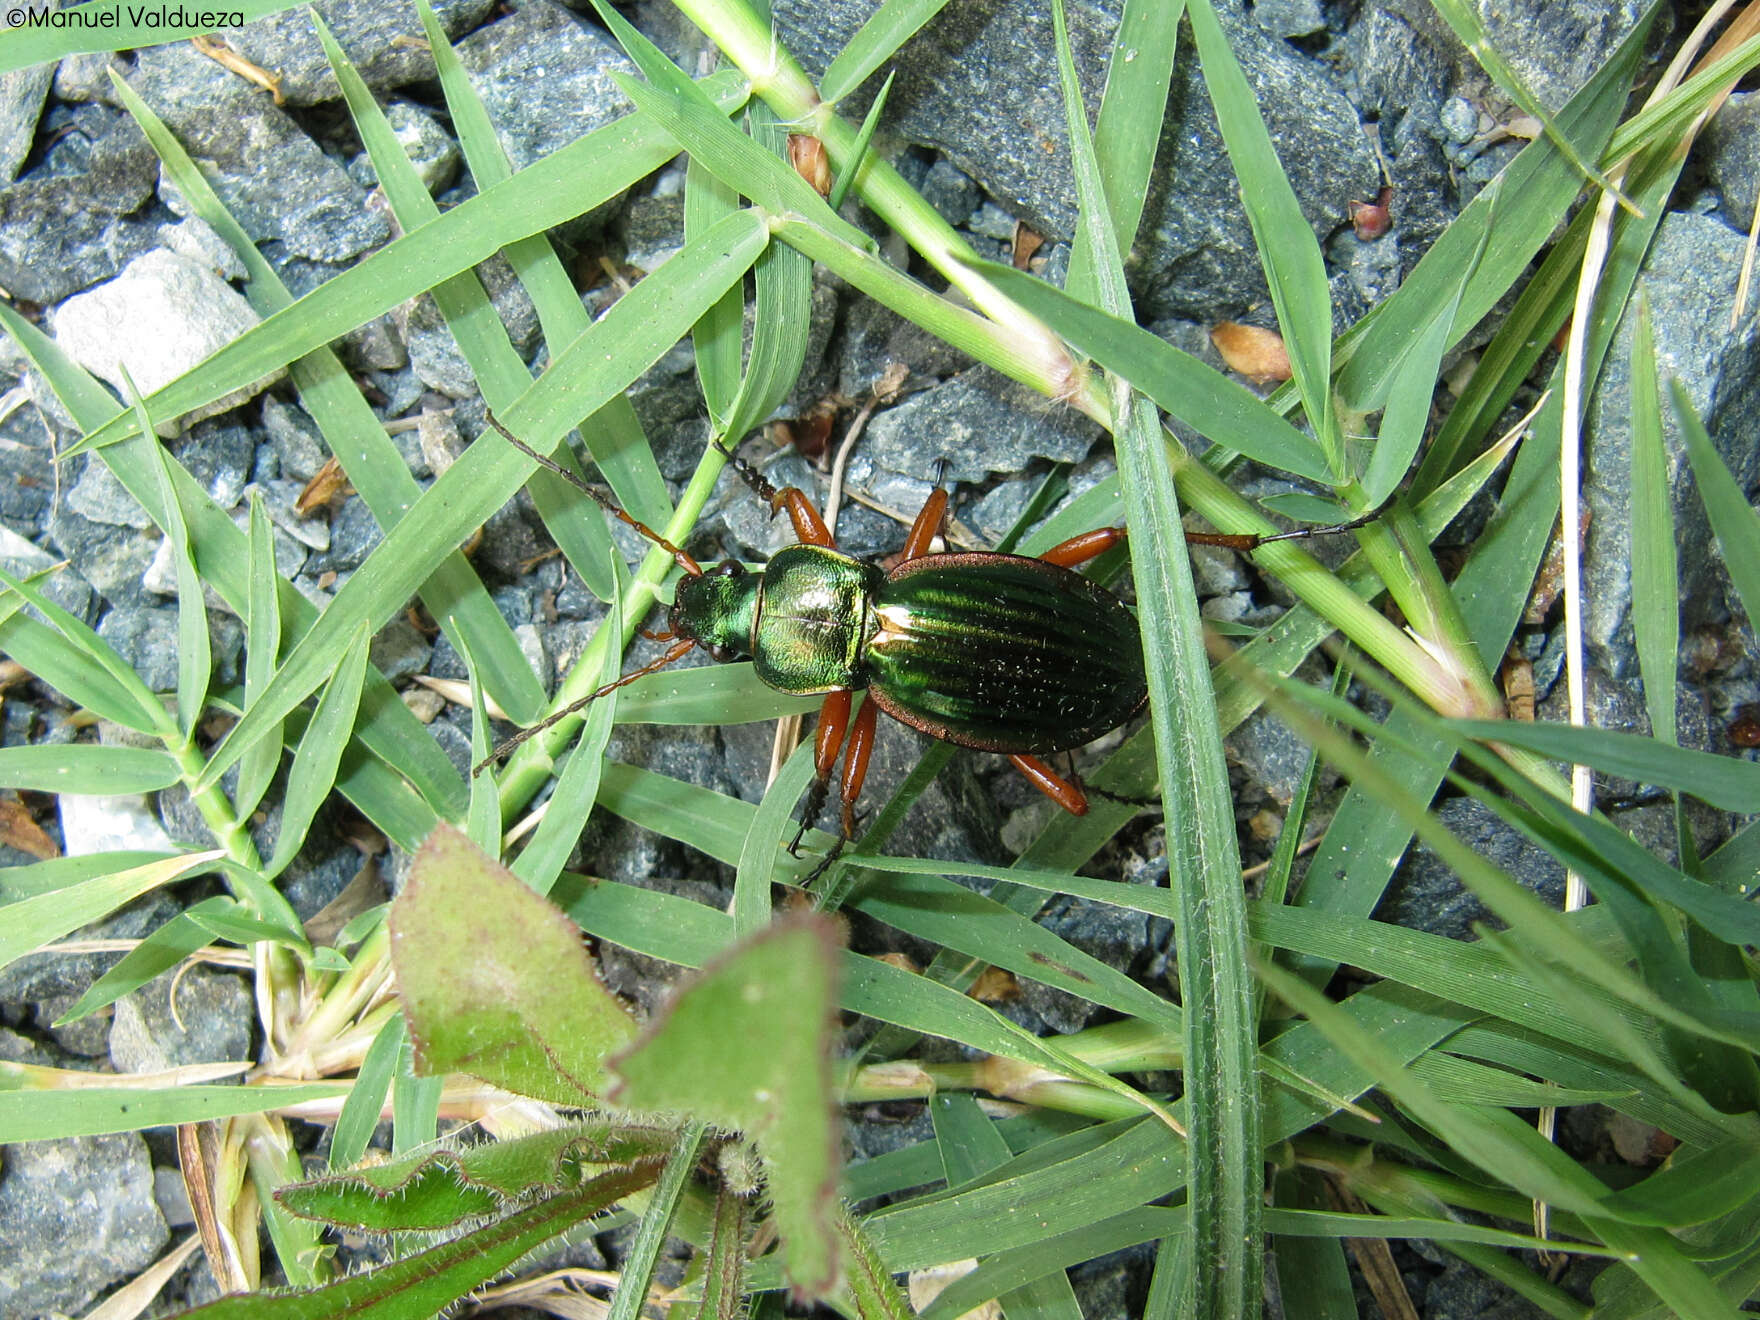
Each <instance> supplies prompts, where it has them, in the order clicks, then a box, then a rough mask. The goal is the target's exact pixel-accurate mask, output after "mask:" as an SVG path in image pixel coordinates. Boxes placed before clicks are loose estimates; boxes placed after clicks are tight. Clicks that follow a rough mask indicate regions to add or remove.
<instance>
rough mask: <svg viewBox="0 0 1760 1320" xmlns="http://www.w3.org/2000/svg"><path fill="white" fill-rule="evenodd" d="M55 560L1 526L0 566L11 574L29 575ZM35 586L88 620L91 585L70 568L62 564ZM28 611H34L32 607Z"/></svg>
mask: <svg viewBox="0 0 1760 1320" xmlns="http://www.w3.org/2000/svg"><path fill="white" fill-rule="evenodd" d="M57 562H59V561H57V560H56V558H55V556H54V555H51V554H49V553H48V552H47V551H45V550H42V549H40V548H39V547H37V546H35V545H32V544H31V543H30V542H29V541H27V540H25V539H24V537H22V536H20V535H19V534H18V533H17V532H14V531H12V530H11V529H10V528H7V527H0V568H4V569H5V570H6V571H7V572H8V573H11V574H12V575H13V576H14V577H29V576H30V575H31V574H33V573H40V572H42V571H43V570H44V569H46V568H53V567H55V565H56V563H57ZM37 590H39V591H41V592H42V593H43V594H44V595H45V596H47V597H48V598H49V599H50V600H52V601H54V602H55V604H57V605H59V606H61V608H62V609H64V610H66V611H67V612H68V613H69V614H71V615H73V617H74V618H76V619H78V620H80V621H81V622H82V623H84V622H88V621H89V620H88V616H89V615H90V613H91V609H92V603H93V595H92V588H91V585H90V584H89V583H87V582H86V581H85V579H83V578H82V577H80V575H79V574H78V573H76V572H74V571H73V569H71V568H65V567H64V568H62V569H61V570H60V571H59V572H57V573H55V574H54V575H53V576H51V577H48V578H45V579H43V580H42V581H40V582H38V583H37ZM31 613H32V614H35V613H36V611H35V609H34V608H33V609H32V610H31Z"/></svg>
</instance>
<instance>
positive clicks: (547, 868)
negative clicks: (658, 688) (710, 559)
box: [484, 574, 623, 894]
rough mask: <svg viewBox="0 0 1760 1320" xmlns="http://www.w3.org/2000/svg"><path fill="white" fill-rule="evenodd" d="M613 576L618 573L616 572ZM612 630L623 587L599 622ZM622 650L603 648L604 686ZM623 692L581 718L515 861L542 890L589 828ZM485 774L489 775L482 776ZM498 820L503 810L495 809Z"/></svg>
mask: <svg viewBox="0 0 1760 1320" xmlns="http://www.w3.org/2000/svg"><path fill="white" fill-rule="evenodd" d="M614 576H615V574H614ZM599 626H600V627H601V628H605V629H608V630H609V633H610V636H612V637H622V636H623V609H622V596H621V593H619V592H617V591H613V592H612V593H611V612H610V613H609V614H608V615H606V616H605V621H604V622H603V623H601V624H600V625H599ZM621 654H622V653H621V651H620V649H619V648H618V647H616V646H607V647H606V648H605V662H604V664H603V666H602V667H601V668H600V670H599V683H600V685H601V686H603V685H605V684H607V683H612V682H615V681H616V680H617V664H618V659H619V657H620V656H621ZM621 700H622V693H621V692H612V693H610V694H608V695H606V696H604V697H601V698H600V699H599V700H598V701H596V702H594V703H593V706H592V708H591V709H590V710H589V711H588V712H587V718H586V719H585V720H583V721H582V722H581V733H580V737H579V738H577V739H575V744H574V748H573V750H572V751H570V752H569V754H568V764H567V765H565V766H564V767H563V768H562V775H561V777H560V778H559V779H558V780H557V782H556V787H555V788H554V789H553V790H551V793H550V800H549V802H548V804H546V806H545V808H544V819H543V820H541V821H539V822H538V829H537V832H536V833H535V834H533V836H532V840H531V842H530V843H528V844H527V845H526V847H525V850H524V851H523V852H521V853H520V855H519V857H518V859H517V860H515V862H514V863H513V868H512V869H513V873H514V874H515V875H517V876H518V877H519V878H520V879H521V880H524V881H525V882H526V883H527V884H528V885H530V886H531V887H532V888H533V889H534V890H536V891H537V892H538V893H540V894H548V893H549V892H550V890H551V887H552V886H554V885H555V883H556V877H557V876H559V875H561V874H562V868H563V866H565V865H566V864H567V862H568V855H569V853H571V852H573V851H574V846H575V844H576V843H577V842H579V841H580V837H581V831H582V830H583V829H585V828H586V825H587V814H588V813H589V812H590V811H592V809H593V802H594V800H595V799H596V798H597V797H598V796H599V777H600V775H601V773H602V772H603V770H604V768H605V744H606V743H608V742H609V741H610V740H611V725H612V722H613V721H614V720H615V719H616V718H617V707H618V705H619V704H620V702H621ZM484 777H485V778H487V776H484ZM496 819H497V821H499V819H500V813H499V811H498V812H497V813H496Z"/></svg>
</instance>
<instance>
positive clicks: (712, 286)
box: [207, 213, 767, 805]
mask: <svg viewBox="0 0 1760 1320" xmlns="http://www.w3.org/2000/svg"><path fill="white" fill-rule="evenodd" d="M766 238H767V234H766V231H765V228H764V225H763V222H762V221H761V220H760V219H759V218H758V217H757V216H755V215H753V214H750V213H742V214H740V215H736V216H731V217H729V218H728V219H727V220H725V221H723V222H722V224H721V225H718V226H717V227H716V228H715V229H713V230H711V231H709V233H707V234H705V235H703V237H702V238H701V239H700V240H698V242H697V243H696V244H694V245H691V246H687V247H686V248H685V249H684V250H683V251H682V252H680V253H679V254H678V255H677V256H676V257H674V258H673V259H672V260H671V261H669V262H667V263H666V265H665V266H663V267H661V268H660V269H659V270H658V271H656V272H655V273H654V274H652V275H650V276H649V277H648V278H647V279H645V280H643V281H642V282H641V283H640V284H638V285H636V287H635V288H634V289H633V290H632V291H631V292H630V293H629V294H627V295H625V296H624V297H623V298H622V299H620V300H619V301H618V303H617V305H616V306H614V307H613V308H612V309H611V310H610V311H609V312H607V313H606V315H605V316H604V318H603V319H602V320H600V321H598V322H597V323H596V324H595V325H594V326H593V328H592V329H591V330H589V331H588V332H587V333H586V334H585V335H583V336H581V338H580V339H578V340H576V341H575V342H574V343H573V344H572V345H570V346H569V348H568V349H567V350H566V351H565V352H563V353H562V354H561V355H560V356H559V357H558V358H557V359H556V361H555V362H554V363H552V364H551V367H550V370H549V371H547V372H545V373H544V375H543V377H542V378H541V379H540V380H538V381H537V382H536V383H534V384H533V385H532V387H531V388H530V389H528V390H527V391H526V392H525V393H524V394H522V395H521V396H520V398H519V399H518V400H517V401H516V402H515V403H514V404H513V405H512V406H511V407H509V408H508V409H507V412H506V415H505V416H504V417H503V419H502V420H503V421H504V422H505V423H506V424H507V426H508V427H509V429H511V430H513V431H514V432H515V434H518V435H522V436H524V437H526V438H527V439H528V441H537V444H535V445H534V448H536V449H538V450H539V452H543V449H544V448H545V447H546V445H547V446H548V447H550V448H554V447H555V443H556V440H557V438H558V437H559V436H560V435H561V433H562V431H563V430H564V429H565V428H566V427H567V426H568V425H570V424H571V422H572V420H573V418H575V417H578V416H579V415H580V414H581V412H582V411H583V409H585V410H588V411H590V410H591V409H593V408H596V407H598V406H599V405H600V404H601V403H602V402H603V401H604V400H606V399H609V398H610V397H611V396H612V395H613V394H617V393H621V392H622V391H623V390H624V389H625V388H626V387H627V386H628V385H629V384H630V382H631V381H633V380H634V379H635V378H636V377H637V376H639V375H640V374H641V373H642V372H643V371H645V370H647V369H648V367H650V366H651V365H653V363H654V362H656V361H658V360H659V358H660V355H661V354H662V353H664V352H666V350H667V349H669V348H671V347H672V345H673V344H674V343H676V342H677V340H678V338H679V337H680V336H682V335H683V334H684V333H685V332H686V331H688V330H689V329H690V326H691V323H692V322H694V321H695V320H696V318H697V317H698V316H700V315H701V314H702V310H703V308H704V307H705V306H706V305H707V304H708V302H710V301H711V300H712V299H714V298H717V297H719V296H720V294H721V292H722V290H724V289H725V288H727V287H728V285H730V284H732V283H734V282H735V281H737V280H739V279H740V278H741V277H742V276H743V275H744V273H745V271H746V269H747V267H749V266H750V265H751V263H752V262H753V261H755V260H756V259H757V257H758V254H759V252H760V251H761V250H762V249H763V246H764V243H765V241H766ZM485 439H488V440H489V443H487V444H484V443H478V444H475V445H472V446H471V447H470V448H469V449H468V450H466V451H465V453H464V454H463V455H462V456H461V457H460V458H459V459H458V461H457V462H455V463H454V464H453V465H452V466H451V467H450V468H448V469H447V470H446V472H445V473H444V474H443V475H442V476H441V477H440V478H439V480H437V481H436V482H435V483H434V484H433V485H432V486H430V487H429V488H428V489H427V490H426V491H424V492H423V493H422V497H421V498H420V499H419V500H417V501H416V504H415V505H414V507H413V508H412V509H411V510H410V513H409V515H408V516H406V517H405V518H404V519H403V520H402V521H401V522H399V523H398V524H397V525H396V526H395V527H393V528H392V529H391V530H390V531H389V532H388V533H386V536H385V539H384V540H383V541H382V542H381V543H380V544H379V545H378V546H377V547H376V548H375V549H374V550H373V552H372V554H370V555H369V556H368V557H367V560H366V562H365V563H364V564H362V565H361V568H360V569H358V570H356V572H355V574H354V576H353V577H351V578H350V579H349V580H348V583H347V584H346V585H345V586H344V587H343V588H342V590H341V591H339V592H338V593H337V595H336V599H335V600H333V601H332V602H331V603H330V607H329V608H328V609H327V610H325V612H324V615H323V618H322V619H321V620H320V621H319V622H318V623H317V625H316V626H315V627H313V628H312V630H311V631H310V632H308V633H307V634H306V635H305V636H304V637H302V638H301V639H300V640H299V642H298V643H296V644H295V646H294V649H293V651H292V652H291V653H290V654H289V655H288V657H287V660H286V662H285V663H284V664H283V665H282V666H281V669H280V671H279V672H278V673H277V674H276V676H275V679H274V681H273V682H272V683H271V684H270V686H269V689H268V690H267V691H266V692H265V693H264V694H263V697H262V699H261V700H259V701H258V703H257V704H256V705H255V706H252V707H251V708H250V710H248V711H246V712H245V715H244V718H243V719H242V720H240V721H239V723H238V725H237V726H236V727H235V728H234V729H233V731H232V733H231V734H229V735H228V737H227V739H226V741H225V742H224V743H222V744H221V746H220V747H219V748H217V749H216V751H215V754H214V759H213V761H212V762H211V763H210V765H209V768H208V772H207V777H208V778H212V779H217V778H218V777H219V775H220V774H221V773H222V772H223V771H224V770H225V769H226V768H227V767H228V766H229V765H231V763H232V761H233V760H234V759H236V750H234V749H233V743H234V740H237V742H238V745H239V746H241V747H242V746H245V745H248V743H249V741H250V739H251V738H252V737H255V736H256V734H257V730H258V728H259V727H260V726H262V725H263V724H266V723H269V722H271V721H274V720H278V719H280V718H281V717H282V716H284V715H286V714H287V712H288V711H289V710H291V709H292V708H293V707H294V706H295V705H297V704H298V703H299V702H301V701H303V700H304V699H305V698H306V697H307V696H308V695H310V694H311V692H313V691H314V690H315V689H316V688H317V686H318V684H319V683H321V682H322V681H323V680H324V678H325V676H326V673H327V656H328V655H329V654H330V653H331V652H332V651H333V650H334V648H335V647H336V646H337V645H338V642H339V639H341V638H344V637H347V636H349V635H350V634H351V633H352V631H353V630H354V629H355V628H356V627H358V626H360V625H361V624H362V623H366V624H368V625H369V626H375V625H377V624H380V623H382V622H383V621H384V620H386V619H388V618H390V617H391V615H392V614H393V613H395V612H396V611H397V610H399V609H401V608H402V606H403V602H404V600H405V599H406V598H407V597H408V595H409V593H410V591H411V590H412V589H413V588H414V587H415V586H416V585H417V584H418V583H419V582H420V581H421V580H422V578H423V577H424V576H426V572H427V570H428V567H429V566H430V565H431V564H432V563H433V562H434V561H435V559H437V558H438V557H440V556H441V555H442V554H444V553H447V552H450V550H451V549H452V547H454V546H455V545H457V544H458V542H460V541H462V540H463V539H464V538H465V537H466V536H468V535H469V534H470V532H471V530H472V529H473V528H475V527H477V526H479V525H481V524H482V523H483V522H484V521H485V520H487V518H488V517H489V515H490V514H492V513H494V512H495V510H496V509H498V508H500V507H501V505H502V504H504V503H505V502H506V501H507V500H508V499H509V498H511V497H512V495H513V492H514V491H515V490H517V489H518V488H519V485H520V483H521V482H522V481H523V480H524V479H525V478H526V477H528V476H529V475H530V474H531V472H532V469H533V467H534V466H535V465H534V463H533V462H532V460H531V459H529V458H527V457H526V456H525V455H524V454H522V453H520V452H519V451H518V450H516V449H514V448H513V447H512V446H511V445H508V444H506V443H505V442H503V441H501V440H500V439H499V438H496V437H485ZM461 805H462V804H461Z"/></svg>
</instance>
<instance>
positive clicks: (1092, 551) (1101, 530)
mask: <svg viewBox="0 0 1760 1320" xmlns="http://www.w3.org/2000/svg"><path fill="white" fill-rule="evenodd" d="M1126 535H1127V533H1126V531H1125V529H1124V528H1123V527H1096V528H1095V529H1094V530H1093V531H1091V532H1083V533H1082V534H1081V535H1080V536H1072V537H1070V538H1069V540H1067V541H1062V542H1059V543H1058V544H1057V545H1054V546H1052V547H1051V548H1050V549H1049V550H1047V551H1046V552H1045V553H1044V554H1042V555H1040V556H1039V558H1040V559H1043V560H1044V561H1045V562H1046V563H1047V564H1056V565H1057V566H1058V567H1059V568H1079V567H1080V566H1081V565H1083V564H1085V563H1087V562H1088V561H1089V560H1090V559H1096V558H1098V557H1099V556H1101V555H1103V554H1105V553H1106V552H1107V551H1108V550H1110V549H1112V547H1113V546H1115V545H1117V544H1119V543H1120V542H1121V541H1123V540H1124V539H1125V536H1126Z"/></svg>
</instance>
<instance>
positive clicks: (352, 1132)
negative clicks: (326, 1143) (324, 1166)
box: [330, 1013, 404, 1173]
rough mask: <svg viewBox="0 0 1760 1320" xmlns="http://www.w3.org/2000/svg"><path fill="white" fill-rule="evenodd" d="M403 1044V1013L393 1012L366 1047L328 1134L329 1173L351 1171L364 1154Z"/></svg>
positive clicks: (377, 1122) (382, 1107) (389, 1088)
mask: <svg viewBox="0 0 1760 1320" xmlns="http://www.w3.org/2000/svg"><path fill="white" fill-rule="evenodd" d="M403 1043H404V1031H403V1014H401V1013H396V1014H393V1015H392V1016H391V1017H390V1018H389V1019H387V1021H386V1023H385V1025H384V1026H382V1027H380V1028H379V1034H378V1035H377V1036H374V1037H373V1043H372V1044H371V1045H369V1046H367V1053H366V1057H365V1058H363V1059H362V1060H361V1066H360V1071H359V1072H358V1073H357V1074H356V1075H355V1079H354V1084H353V1085H352V1086H351V1087H350V1088H349V1092H348V1099H347V1100H345V1101H343V1104H342V1112H341V1113H340V1114H338V1115H337V1116H336V1126H335V1127H334V1128H332V1129H331V1131H330V1171H331V1172H332V1173H336V1172H340V1171H341V1170H343V1169H352V1168H353V1167H354V1166H355V1165H356V1164H358V1163H359V1162H360V1158H361V1156H363V1155H365V1154H366V1153H367V1146H368V1144H369V1143H370V1142H371V1141H372V1139H373V1129H374V1128H376V1127H378V1126H379V1115H380V1113H381V1112H382V1110H383V1109H384V1105H385V1097H386V1095H388V1094H389V1093H390V1091H391V1074H392V1072H393V1070H394V1069H395V1068H396V1067H397V1060H398V1057H399V1055H401V1054H402V1053H403Z"/></svg>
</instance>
